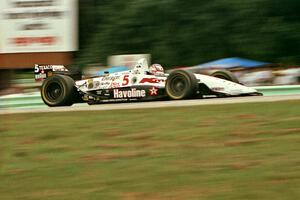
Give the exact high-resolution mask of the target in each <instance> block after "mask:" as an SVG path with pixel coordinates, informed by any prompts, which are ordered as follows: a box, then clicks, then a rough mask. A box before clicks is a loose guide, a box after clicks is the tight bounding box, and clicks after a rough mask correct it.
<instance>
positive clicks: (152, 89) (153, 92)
mask: <svg viewBox="0 0 300 200" xmlns="http://www.w3.org/2000/svg"><path fill="white" fill-rule="evenodd" d="M149 93H150V95H151V96H156V95H157V93H158V89H157V88H156V87H151V88H150V89H149Z"/></svg>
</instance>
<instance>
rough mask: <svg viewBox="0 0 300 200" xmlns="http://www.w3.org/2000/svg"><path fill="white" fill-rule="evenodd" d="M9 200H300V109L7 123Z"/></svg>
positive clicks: (286, 105)
mask: <svg viewBox="0 0 300 200" xmlns="http://www.w3.org/2000/svg"><path fill="white" fill-rule="evenodd" d="M0 123H1V124H0V138H1V143H0V194H1V199H4V200H9V199H22V200H26V199H30V200H35V199H39V200H40V199H43V200H45V199H51V200H53V199H80V200H82V199H85V200H86V199H95V200H96V199H97V200H99V199H122V200H130V199H146V200H147V199H156V200H160V199H174V200H177V199H192V200H193V199H216V200H219V199H220V200H221V199H222V200H225V199H228V200H234V199H239V200H240V199H272V200H277V199H278V200H279V199H280V200H281V199H293V200H294V199H299V198H300V190H299V188H300V156H299V152H300V102H299V101H287V102H276V103H251V104H237V105H214V106H196V107H184V108H160V109H138V110H120V111H97V112H96V111H95V112H68V113H43V114H17V115H1V116H0Z"/></svg>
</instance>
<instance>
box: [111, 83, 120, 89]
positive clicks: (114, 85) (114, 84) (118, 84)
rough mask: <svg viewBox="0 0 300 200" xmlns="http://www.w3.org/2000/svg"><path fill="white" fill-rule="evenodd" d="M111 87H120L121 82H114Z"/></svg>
mask: <svg viewBox="0 0 300 200" xmlns="http://www.w3.org/2000/svg"><path fill="white" fill-rule="evenodd" d="M109 87H110V88H118V87H120V83H116V82H112V83H111V84H110V86H109Z"/></svg>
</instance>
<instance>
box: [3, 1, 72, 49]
mask: <svg viewBox="0 0 300 200" xmlns="http://www.w3.org/2000/svg"><path fill="white" fill-rule="evenodd" d="M77 7H78V0H1V1H0V53H29V52H69V51H75V50H77V40H78V39H77V32H78V30H77V17H78V13H77Z"/></svg>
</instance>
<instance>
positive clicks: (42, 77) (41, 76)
mask: <svg viewBox="0 0 300 200" xmlns="http://www.w3.org/2000/svg"><path fill="white" fill-rule="evenodd" d="M44 78H47V75H46V74H36V75H35V79H44Z"/></svg>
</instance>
